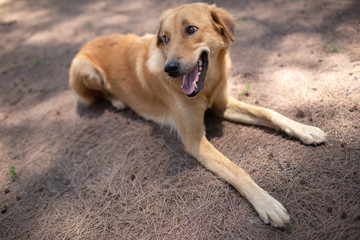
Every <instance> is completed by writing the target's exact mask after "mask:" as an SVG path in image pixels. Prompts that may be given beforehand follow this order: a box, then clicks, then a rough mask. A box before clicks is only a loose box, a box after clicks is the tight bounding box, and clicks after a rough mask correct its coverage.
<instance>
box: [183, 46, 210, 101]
mask: <svg viewBox="0 0 360 240" xmlns="http://www.w3.org/2000/svg"><path fill="white" fill-rule="evenodd" d="M208 65H209V60H208V55H207V52H202V53H201V55H200V57H199V60H198V63H197V64H196V66H195V67H194V69H193V70H192V71H191V72H189V73H188V74H186V75H184V76H183V82H182V85H181V88H182V90H183V91H184V93H185V94H186V96H187V97H195V96H197V95H198V94H199V93H200V92H201V90H202V89H203V87H204V80H205V76H206V72H207V69H208Z"/></svg>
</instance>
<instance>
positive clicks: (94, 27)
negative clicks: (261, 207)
mask: <svg viewBox="0 0 360 240" xmlns="http://www.w3.org/2000/svg"><path fill="white" fill-rule="evenodd" d="M185 2H189V1H175V0H172V1H160V0H154V1H150V0H144V1H136V0H132V1H130V0H128V1H125V0H124V1H121V0H118V1H116V0H109V1H95V0H89V1H70V0H65V1H50V0H48V1H45V0H39V1H35V0H16V1H15V0H0V35H1V38H0V62H1V64H0V190H1V191H0V210H1V213H0V238H1V239H360V171H359V170H360V110H359V108H360V101H359V100H360V45H359V39H360V3H359V1H358V0H340V1H337V0H333V1H331V0H319V1H311V0H298V1H284V0H273V1H262V0H255V1H249V0H241V1H240V0H239V1H234V0H233V1H232V0H224V1H215V3H216V4H217V5H218V6H221V7H223V8H225V9H227V10H228V11H229V12H230V13H231V14H232V15H233V16H234V18H236V22H237V25H236V30H235V31H236V32H235V38H236V41H235V43H234V44H233V46H232V48H231V57H232V60H233V66H232V70H231V73H230V76H229V91H230V94H231V95H232V96H234V97H236V98H238V99H241V100H242V101H245V102H247V103H251V104H255V105H258V106H263V107H269V108H272V109H275V110H276V111H279V112H280V113H282V114H284V115H286V116H288V117H290V118H292V119H294V120H296V121H300V122H302V123H305V124H310V125H314V126H317V127H319V128H321V129H323V130H324V131H325V132H327V139H328V140H327V142H326V144H323V145H319V146H306V145H303V144H301V143H300V142H299V141H298V140H296V139H293V138H289V137H287V136H286V135H284V134H282V133H279V132H277V131H275V130H271V129H266V128H259V127H255V126H247V125H242V124H234V123H229V122H225V121H221V120H219V119H217V118H215V117H213V116H211V115H210V114H209V115H207V116H206V125H207V135H208V138H209V139H210V141H211V142H212V143H213V144H214V145H215V147H216V148H217V149H219V150H220V151H221V152H222V153H224V154H225V155H226V156H227V157H229V158H230V159H231V160H232V161H234V162H235V163H237V164H238V165H240V166H241V167H242V168H244V169H245V170H246V171H247V172H248V173H249V174H250V175H251V176H252V177H253V179H254V180H255V181H256V182H257V183H258V184H259V185H260V186H261V187H262V188H264V189H265V190H266V191H268V192H269V193H270V194H271V195H272V196H274V197H275V198H276V199H278V200H279V201H280V202H282V203H283V204H284V205H285V207H286V208H287V209H288V210H289V213H290V215H291V223H290V225H289V226H287V227H285V228H283V229H275V228H272V227H270V226H269V225H265V224H263V223H262V222H261V220H260V219H259V217H258V216H257V213H256V211H255V210H254V209H253V208H252V206H250V204H249V203H248V202H247V201H246V200H245V199H244V198H242V197H241V196H240V194H239V193H238V192H237V191H236V190H235V189H234V188H233V187H231V186H230V185H229V184H227V183H226V182H224V181H223V180H221V179H220V178H218V177H217V176H215V175H213V174H212V173H210V172H209V171H208V170H206V169H205V168H204V167H202V166H201V165H200V164H199V163H198V162H197V161H196V160H195V159H194V158H192V157H191V156H189V155H188V154H186V153H185V151H184V147H183V145H182V143H181V142H180V141H179V140H178V139H177V136H176V135H175V134H173V133H171V132H169V131H168V129H166V128H161V127H158V126H157V125H156V124H154V123H152V122H149V121H146V120H144V119H142V118H140V117H138V116H137V115H136V114H135V113H134V112H132V111H131V110H129V109H125V110H122V111H116V110H115V109H114V108H112V107H111V106H110V105H109V104H108V103H107V102H100V103H98V104H96V105H94V106H91V107H89V108H86V107H84V106H82V105H81V104H78V100H77V97H76V96H75V94H74V93H73V92H72V91H71V90H70V88H69V86H68V69H69V64H70V62H71V59H72V58H73V57H74V55H75V54H76V52H77V51H78V50H79V48H80V47H81V45H82V44H83V43H85V42H86V41H89V40H91V39H93V38H94V37H97V36H102V35H108V34H112V33H130V32H134V33H137V34H140V35H142V34H145V33H155V32H156V28H157V21H158V17H159V15H160V13H161V11H163V10H164V9H167V8H172V7H176V6H178V5H180V4H182V3H185ZM209 2H211V3H213V2H212V1H209ZM12 166H13V167H15V169H10V168H11V167H12ZM10 173H12V174H10Z"/></svg>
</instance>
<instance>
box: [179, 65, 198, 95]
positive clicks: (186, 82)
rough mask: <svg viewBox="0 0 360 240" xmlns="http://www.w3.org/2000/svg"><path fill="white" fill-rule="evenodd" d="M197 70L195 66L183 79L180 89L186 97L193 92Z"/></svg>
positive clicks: (196, 79)
mask: <svg viewBox="0 0 360 240" xmlns="http://www.w3.org/2000/svg"><path fill="white" fill-rule="evenodd" d="M198 74H199V70H198V65H197V64H196V66H195V68H194V69H193V70H192V71H191V72H189V73H188V74H186V75H185V76H184V77H183V83H182V89H183V91H184V93H185V94H186V95H190V94H191V93H193V92H194V91H195V86H194V83H196V82H197V81H198V80H199V76H198Z"/></svg>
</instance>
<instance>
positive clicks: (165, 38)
mask: <svg viewBox="0 0 360 240" xmlns="http://www.w3.org/2000/svg"><path fill="white" fill-rule="evenodd" d="M163 39H164V43H165V45H167V44H168V43H169V38H168V37H167V36H166V35H164V36H163Z"/></svg>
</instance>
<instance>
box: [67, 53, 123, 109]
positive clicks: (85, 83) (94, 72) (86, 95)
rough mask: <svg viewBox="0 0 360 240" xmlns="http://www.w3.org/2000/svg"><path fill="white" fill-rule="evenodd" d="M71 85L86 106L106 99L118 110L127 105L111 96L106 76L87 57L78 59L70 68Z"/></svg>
mask: <svg viewBox="0 0 360 240" xmlns="http://www.w3.org/2000/svg"><path fill="white" fill-rule="evenodd" d="M69 84H70V86H71V87H72V88H73V89H74V90H75V92H76V93H77V94H78V95H79V96H80V98H81V100H83V102H85V103H86V104H92V103H94V102H95V101H96V100H98V99H99V98H102V97H103V98H105V99H107V100H108V101H109V102H111V104H112V105H113V106H114V107H115V108H117V109H122V108H124V107H125V104H124V103H123V102H122V101H120V100H119V99H117V98H116V97H115V96H114V95H113V94H111V93H110V92H109V91H108V90H107V89H106V86H105V75H104V74H103V72H102V71H101V70H100V67H97V66H95V64H93V63H92V62H91V61H90V60H89V59H88V58H87V57H86V56H78V57H76V58H75V59H74V60H73V61H72V63H71V67H70V76H69Z"/></svg>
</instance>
